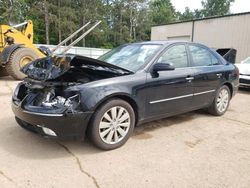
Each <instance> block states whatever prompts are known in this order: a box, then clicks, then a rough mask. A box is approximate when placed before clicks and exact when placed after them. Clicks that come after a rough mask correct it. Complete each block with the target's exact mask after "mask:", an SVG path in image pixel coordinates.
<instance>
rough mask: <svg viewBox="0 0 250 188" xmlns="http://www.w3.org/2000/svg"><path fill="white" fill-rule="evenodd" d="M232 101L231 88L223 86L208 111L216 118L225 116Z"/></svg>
mask: <svg viewBox="0 0 250 188" xmlns="http://www.w3.org/2000/svg"><path fill="white" fill-rule="evenodd" d="M230 99H231V93H230V90H229V88H228V87H227V86H226V85H224V86H222V87H221V88H220V89H219V90H218V91H217V93H216V96H215V99H214V101H213V103H212V105H211V106H210V107H209V108H208V111H209V112H210V113H211V114H213V115H215V116H221V115H223V114H224V113H225V112H226V111H227V109H228V106H229V103H230Z"/></svg>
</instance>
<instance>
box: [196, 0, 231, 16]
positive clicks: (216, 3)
mask: <svg viewBox="0 0 250 188" xmlns="http://www.w3.org/2000/svg"><path fill="white" fill-rule="evenodd" d="M233 2H234V0H203V1H202V2H201V4H202V6H203V9H202V14H203V17H208V16H221V15H225V14H228V13H230V5H231V3H233Z"/></svg>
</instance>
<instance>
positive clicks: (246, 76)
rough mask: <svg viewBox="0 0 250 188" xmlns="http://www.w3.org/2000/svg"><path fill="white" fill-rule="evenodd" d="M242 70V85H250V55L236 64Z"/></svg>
mask: <svg viewBox="0 0 250 188" xmlns="http://www.w3.org/2000/svg"><path fill="white" fill-rule="evenodd" d="M236 66H237V67H238V68H239V71H240V86H241V87H250V57H248V58H247V59H245V60H243V61H242V62H241V63H240V64H236Z"/></svg>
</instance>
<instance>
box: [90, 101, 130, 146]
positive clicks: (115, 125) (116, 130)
mask: <svg viewBox="0 0 250 188" xmlns="http://www.w3.org/2000/svg"><path fill="white" fill-rule="evenodd" d="M111 109H112V110H111ZM111 111H112V112H113V113H111ZM121 112H122V113H121ZM112 115H113V117H112ZM104 116H105V117H106V118H107V119H106V118H105V117H104ZM114 117H116V118H114ZM108 119H109V120H108ZM114 119H116V121H114ZM120 121H121V122H120ZM89 126H90V127H89V130H88V136H89V137H90V139H91V140H92V142H93V143H94V145H95V146H97V147H98V148H100V149H103V150H112V149H116V148H119V147H121V146H122V145H123V144H125V143H126V141H127V140H128V139H129V137H130V135H131V134H132V133H133V131H134V126H135V113H134V110H133V108H132V107H131V106H130V104H128V103H127V102H126V101H124V100H120V99H112V100H109V101H107V102H106V103H105V104H103V105H102V106H101V107H100V108H99V109H98V110H97V111H96V112H95V114H94V115H93V117H92V121H91V124H90V125H89ZM101 126H102V128H101ZM121 129H122V130H121Z"/></svg>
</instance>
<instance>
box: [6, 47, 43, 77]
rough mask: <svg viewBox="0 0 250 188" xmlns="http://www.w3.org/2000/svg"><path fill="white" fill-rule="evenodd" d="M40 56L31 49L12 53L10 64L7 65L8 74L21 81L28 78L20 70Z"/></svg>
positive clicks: (21, 49)
mask: <svg viewBox="0 0 250 188" xmlns="http://www.w3.org/2000/svg"><path fill="white" fill-rule="evenodd" d="M37 58H39V56H38V55H37V54H36V53H35V52H34V51H33V50H32V49H30V48H18V49H16V50H15V51H14V52H12V54H11V56H10V59H9V62H8V63H7V64H6V71H7V73H8V74H9V75H10V76H12V77H13V78H14V79H17V80H21V79H23V78H25V77H26V75H25V74H23V73H22V72H21V71H20V69H21V68H22V67H24V66H25V65H27V64H29V63H30V62H31V61H33V60H35V59H37Z"/></svg>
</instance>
